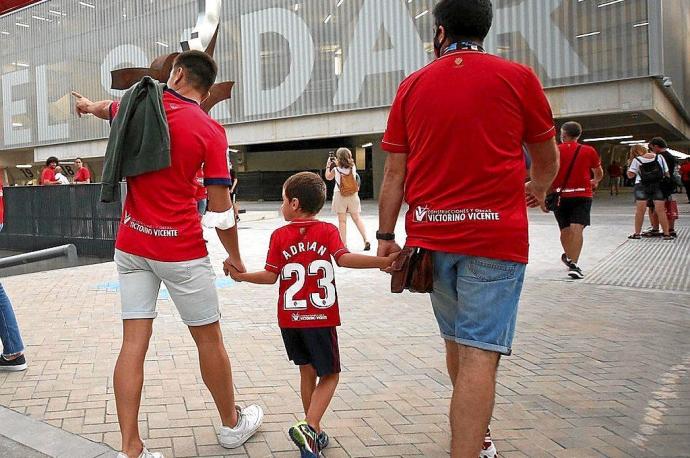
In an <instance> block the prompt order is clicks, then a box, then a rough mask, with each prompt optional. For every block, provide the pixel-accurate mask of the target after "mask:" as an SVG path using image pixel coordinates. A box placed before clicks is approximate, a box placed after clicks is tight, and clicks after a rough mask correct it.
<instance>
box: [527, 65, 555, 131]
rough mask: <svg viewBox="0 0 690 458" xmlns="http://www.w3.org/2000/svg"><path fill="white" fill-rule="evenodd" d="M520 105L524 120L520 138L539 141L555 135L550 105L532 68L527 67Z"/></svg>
mask: <svg viewBox="0 0 690 458" xmlns="http://www.w3.org/2000/svg"><path fill="white" fill-rule="evenodd" d="M522 107H523V108H522V110H523V119H524V122H525V131H524V134H523V138H522V140H523V142H524V143H527V144H530V143H541V142H545V141H547V140H549V139H550V138H552V137H555V136H556V127H555V126H554V123H553V114H552V113H551V106H550V105H549V101H548V99H547V98H546V94H545V93H544V88H542V86H541V82H539V78H537V75H536V74H535V73H534V71H533V70H532V69H528V73H527V77H526V81H525V87H524V93H523V94H522Z"/></svg>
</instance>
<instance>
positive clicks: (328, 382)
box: [299, 364, 340, 433]
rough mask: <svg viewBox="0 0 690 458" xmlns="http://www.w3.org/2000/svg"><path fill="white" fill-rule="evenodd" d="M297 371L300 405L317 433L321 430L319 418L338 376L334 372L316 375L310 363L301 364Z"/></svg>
mask: <svg viewBox="0 0 690 458" xmlns="http://www.w3.org/2000/svg"><path fill="white" fill-rule="evenodd" d="M299 372H300V381H301V383H300V388H301V394H302V405H303V406H304V415H305V418H306V420H307V424H308V425H309V426H311V427H312V428H314V430H315V431H316V432H317V433H318V432H321V419H322V418H323V415H324V414H325V413H326V409H328V406H329V405H330V403H331V401H332V400H333V395H334V394H335V389H336V387H337V386H338V380H339V378H340V376H339V374H337V373H336V374H329V375H324V376H323V377H318V376H317V373H316V369H315V368H314V366H312V365H311V364H303V365H301V366H300V367H299ZM317 380H318V382H317Z"/></svg>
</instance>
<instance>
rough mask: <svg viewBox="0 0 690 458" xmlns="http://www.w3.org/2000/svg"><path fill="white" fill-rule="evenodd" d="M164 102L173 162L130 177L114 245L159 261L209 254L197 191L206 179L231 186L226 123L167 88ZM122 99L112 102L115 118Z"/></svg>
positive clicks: (111, 111)
mask: <svg viewBox="0 0 690 458" xmlns="http://www.w3.org/2000/svg"><path fill="white" fill-rule="evenodd" d="M163 107H164V108H165V115H166V117H167V119H168V129H169V131H170V159H171V162H172V164H171V166H170V167H168V168H167V169H163V170H157V171H155V172H150V173H145V174H143V175H138V176H135V177H129V178H127V197H126V199H125V208H124V211H123V213H122V220H121V221H120V228H119V230H118V233H117V240H116V242H115V247H116V248H117V249H118V250H121V251H124V252H126V253H130V254H134V255H137V256H142V257H144V258H148V259H154V260H156V261H166V262H178V261H189V260H192V259H199V258H203V257H204V256H206V255H208V251H206V243H205V242H204V238H203V231H202V228H201V219H200V217H199V212H198V210H197V204H196V195H197V190H198V189H199V185H198V182H197V172H198V171H199V169H200V168H201V165H202V164H203V173H204V184H205V185H206V186H209V185H223V186H230V174H229V172H228V161H227V159H226V150H227V148H228V141H227V138H226V137H225V129H223V127H222V126H221V125H220V124H218V123H217V122H216V121H215V120H214V119H212V118H211V117H210V116H209V115H207V114H206V113H204V111H203V110H202V109H201V107H200V106H199V104H198V103H196V102H195V101H193V100H190V99H188V98H186V97H184V96H182V95H180V94H178V93H177V92H175V91H173V90H171V89H166V90H165V91H164V93H163ZM118 108H119V103H118V102H113V103H112V104H111V106H110V114H111V119H113V118H114V117H115V116H116V115H117V111H118Z"/></svg>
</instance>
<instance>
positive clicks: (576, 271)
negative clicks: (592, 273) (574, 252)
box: [568, 265, 585, 280]
mask: <svg viewBox="0 0 690 458" xmlns="http://www.w3.org/2000/svg"><path fill="white" fill-rule="evenodd" d="M568 276H569V277H570V278H572V279H574V280H582V279H583V278H585V275H584V274H583V273H582V270H580V268H579V267H578V266H576V265H573V266H572V267H571V268H570V269H568Z"/></svg>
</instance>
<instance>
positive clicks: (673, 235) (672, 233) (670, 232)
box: [668, 231, 678, 239]
mask: <svg viewBox="0 0 690 458" xmlns="http://www.w3.org/2000/svg"><path fill="white" fill-rule="evenodd" d="M668 234H669V235H670V236H671V237H673V238H674V239H675V238H676V237H678V234H677V233H676V231H668Z"/></svg>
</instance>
